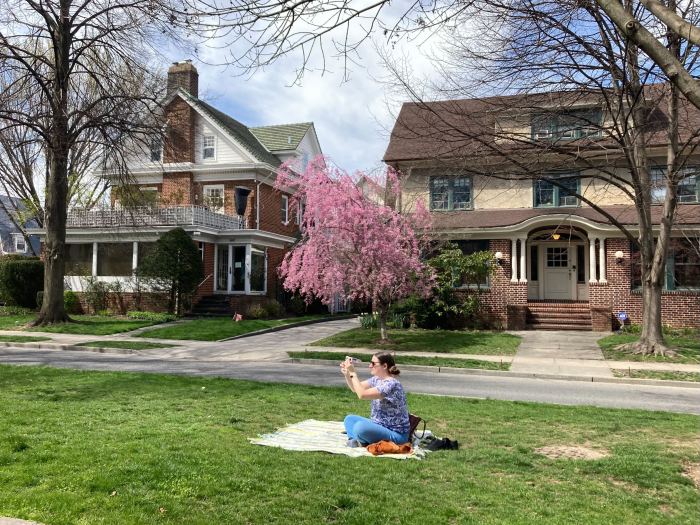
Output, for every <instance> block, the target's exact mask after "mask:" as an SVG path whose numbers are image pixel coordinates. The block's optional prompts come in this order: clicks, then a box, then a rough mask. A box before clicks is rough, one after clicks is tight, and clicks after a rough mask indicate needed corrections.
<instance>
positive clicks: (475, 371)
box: [285, 357, 700, 388]
mask: <svg viewBox="0 0 700 525" xmlns="http://www.w3.org/2000/svg"><path fill="white" fill-rule="evenodd" d="M285 362H287V363H292V364H306V365H337V364H338V361H332V360H330V359H300V358H298V357H290V358H289V359H287V360H286V361H285ZM401 369H402V370H412V371H414V372H432V373H438V374H460V375H474V376H497V377H524V378H530V379H558V380H560V381H581V382H584V383H618V384H628V385H651V386H668V387H672V386H675V387H683V388H700V381H673V380H668V381H667V380H662V379H625V378H622V377H599V376H566V375H556V374H526V373H523V372H509V371H507V370H483V369H480V368H450V367H447V366H420V365H401Z"/></svg>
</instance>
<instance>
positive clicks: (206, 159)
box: [202, 133, 219, 162]
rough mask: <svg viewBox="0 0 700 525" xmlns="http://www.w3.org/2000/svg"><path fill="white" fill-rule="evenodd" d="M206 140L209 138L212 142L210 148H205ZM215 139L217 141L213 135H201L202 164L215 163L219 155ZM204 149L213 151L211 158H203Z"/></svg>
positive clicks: (217, 143)
mask: <svg viewBox="0 0 700 525" xmlns="http://www.w3.org/2000/svg"><path fill="white" fill-rule="evenodd" d="M208 138H211V139H213V140H214V144H213V145H212V146H206V145H205V144H204V141H205V140H206V139H208ZM216 139H217V137H216V135H215V134H214V133H206V134H205V133H202V162H216V159H217V156H218V153H219V148H218V145H219V141H218V140H216ZM206 149H213V150H214V154H213V155H212V156H211V157H207V156H205V154H204V150H206Z"/></svg>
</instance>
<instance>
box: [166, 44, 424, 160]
mask: <svg viewBox="0 0 700 525" xmlns="http://www.w3.org/2000/svg"><path fill="white" fill-rule="evenodd" d="M436 41H437V40H436V39H435V38H433V39H420V40H419V41H412V42H409V41H405V42H401V43H400V44H399V45H396V46H393V50H392V53H393V54H392V56H393V57H396V58H397V59H398V60H401V61H405V60H406V58H407V57H410V60H409V61H410V64H411V68H412V69H413V70H414V71H415V70H418V71H419V72H420V73H421V74H423V75H430V69H431V68H430V58H429V55H430V53H431V51H432V50H433V49H434V47H435V46H436V45H437V44H436ZM386 48H387V45H386V42H383V41H381V40H379V39H377V38H374V39H373V40H372V41H370V40H368V41H366V42H365V43H364V44H363V45H362V46H361V48H360V50H359V54H358V59H357V60H356V61H355V62H354V63H352V64H350V65H349V67H348V68H347V71H346V70H345V67H344V63H343V62H342V61H341V60H340V59H337V60H335V59H333V58H332V57H327V60H326V64H325V65H326V67H325V70H324V69H323V67H322V64H320V62H319V60H320V59H319V57H318V56H315V57H314V58H313V60H312V62H311V64H310V66H311V70H309V71H307V72H305V74H304V76H303V78H301V79H300V80H299V81H298V82H295V81H296V71H297V68H298V67H299V65H300V59H299V56H298V55H294V54H292V55H287V56H284V57H282V58H280V59H278V60H277V61H275V62H274V63H273V64H272V65H270V66H267V67H266V68H264V69H258V70H255V71H254V72H252V73H247V74H243V73H242V72H241V71H239V70H236V69H235V68H233V67H231V66H228V67H223V66H217V65H209V64H211V63H217V62H218V63H221V62H223V61H224V60H225V57H224V55H223V53H224V51H221V50H214V49H208V50H207V49H203V50H201V52H200V58H201V60H200V61H197V60H194V64H195V65H196V66H197V69H198V71H199V92H200V97H201V98H203V99H204V100H206V101H207V102H209V103H210V104H212V105H213V106H215V107H217V108H218V109H220V110H222V111H224V112H225V113H227V114H229V115H230V116H232V117H233V118H235V119H237V120H239V121H241V122H242V123H244V124H246V125H247V126H263V125H272V124H286V123H294V122H307V121H312V122H314V125H315V127H316V133H317V134H318V137H319V141H320V143H321V148H322V150H323V153H324V154H325V155H326V156H328V157H330V158H331V160H332V161H333V162H334V163H335V164H336V165H337V166H339V167H340V168H342V169H345V170H346V171H349V172H355V171H357V170H362V171H370V170H374V169H379V168H381V166H382V162H381V159H382V156H383V155H384V151H385V150H386V147H387V145H388V141H389V135H390V133H391V128H392V126H393V124H394V120H395V118H396V115H397V114H398V110H399V109H400V107H401V103H402V102H404V101H407V100H408V95H406V94H404V93H400V92H397V91H396V89H395V88H394V87H391V86H390V85H388V84H387V79H388V78H389V77H390V75H389V74H388V71H387V69H386V68H385V67H384V65H383V63H382V60H381V58H380V54H381V53H386V51H381V52H380V51H379V50H380V49H386ZM200 49H201V48H200ZM172 58H173V60H176V59H184V58H191V57H172ZM345 77H347V78H345Z"/></svg>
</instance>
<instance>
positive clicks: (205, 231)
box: [66, 61, 321, 312]
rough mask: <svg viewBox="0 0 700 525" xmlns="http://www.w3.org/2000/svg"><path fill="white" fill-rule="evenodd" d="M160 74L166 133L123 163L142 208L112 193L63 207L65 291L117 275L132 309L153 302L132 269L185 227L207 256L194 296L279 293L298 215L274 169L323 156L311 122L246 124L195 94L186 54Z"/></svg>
mask: <svg viewBox="0 0 700 525" xmlns="http://www.w3.org/2000/svg"><path fill="white" fill-rule="evenodd" d="M167 81H168V86H167V87H168V89H167V96H166V99H165V101H164V103H163V107H164V111H165V115H164V116H165V121H166V122H167V128H166V132H165V134H164V139H162V140H154V141H153V143H152V144H151V147H150V149H149V150H148V151H142V152H140V153H139V154H138V155H136V156H135V157H134V158H133V159H131V160H130V161H129V171H130V174H131V177H132V178H133V181H134V184H133V186H131V189H135V190H136V192H135V194H136V195H137V196H138V197H139V199H140V201H143V202H144V205H136V206H133V205H130V206H121V205H120V199H119V194H118V193H117V192H113V195H112V205H111V206H110V207H109V208H105V209H96V210H81V209H72V210H70V211H69V213H68V226H67V233H66V243H67V249H66V289H72V290H74V291H76V292H81V291H82V290H83V288H84V285H85V281H86V280H85V276H92V277H93V278H96V279H99V280H101V281H106V282H115V281H116V282H120V283H122V285H123V286H122V288H123V290H124V292H123V293H124V295H125V296H126V297H127V299H128V301H129V302H132V303H133V302H137V301H139V302H140V301H143V300H144V298H145V300H146V304H136V305H130V306H131V307H142V308H157V307H158V306H159V305H160V303H159V298H158V297H155V296H152V297H149V294H145V295H144V294H137V293H136V289H135V286H136V284H135V279H134V277H133V276H134V272H135V270H136V268H137V267H138V264H139V259H140V258H142V257H143V255H144V254H145V253H148V250H149V249H150V248H151V246H152V245H153V243H154V242H155V241H156V240H157V239H158V236H159V235H160V234H162V233H163V232H166V231H168V230H170V229H172V228H174V227H182V228H184V229H185V231H187V232H188V233H189V234H190V235H191V236H192V239H193V241H194V242H196V244H197V246H198V247H199V250H200V252H201V255H202V260H203V262H204V275H205V278H204V280H203V282H202V283H201V284H200V285H199V287H198V289H197V291H196V294H195V302H196V303H200V304H202V305H204V304H206V305H208V306H212V307H215V309H216V310H218V311H222V312H226V311H240V312H245V310H246V308H247V307H248V306H250V305H251V304H255V303H260V302H263V301H265V300H266V299H267V298H270V299H275V298H278V297H279V296H280V294H281V292H282V287H281V284H280V282H279V278H278V275H277V267H278V266H279V264H280V262H281V261H282V258H283V257H284V255H285V253H286V252H287V251H288V249H289V247H290V246H291V244H292V243H294V242H295V241H296V239H297V238H298V218H297V217H296V215H295V214H294V213H293V211H292V209H291V207H290V199H289V195H288V194H285V193H283V192H280V191H277V190H275V189H274V187H273V186H274V183H275V179H276V169H277V168H278V167H279V166H280V164H282V163H283V162H285V161H293V160H298V162H299V163H300V164H302V165H304V166H305V164H306V162H308V160H309V159H311V158H313V157H315V156H316V155H319V154H321V148H320V145H319V141H318V137H317V136H316V131H315V128H314V125H313V123H311V122H306V123H299V124H288V125H272V126H264V127H247V126H245V125H244V124H242V123H241V122H239V121H237V120H235V119H234V118H232V117H230V116H228V115H226V114H225V113H223V112H221V111H219V110H218V109H216V108H215V107H213V106H211V105H209V104H208V103H206V102H204V101H202V100H200V99H199V98H198V83H199V75H198V73H197V69H196V68H195V67H194V66H193V65H192V64H191V62H190V61H184V62H178V63H175V64H173V65H172V66H171V67H170V68H169V70H168V80H167ZM104 176H109V174H108V173H107V174H105V175H104ZM131 193H134V192H133V191H132V192H131Z"/></svg>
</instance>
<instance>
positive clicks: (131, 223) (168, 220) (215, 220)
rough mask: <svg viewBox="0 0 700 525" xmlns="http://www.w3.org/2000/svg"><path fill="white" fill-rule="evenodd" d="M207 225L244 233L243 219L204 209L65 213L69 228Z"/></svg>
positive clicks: (79, 210)
mask: <svg viewBox="0 0 700 525" xmlns="http://www.w3.org/2000/svg"><path fill="white" fill-rule="evenodd" d="M187 225H192V226H208V227H210V228H215V229H217V230H243V229H245V228H246V223H245V219H244V218H243V217H241V216H240V215H236V216H231V215H224V214H222V213H215V212H213V211H211V210H209V209H208V208H205V207H204V206H159V207H151V206H138V207H133V208H98V209H92V210H86V209H82V208H74V209H72V210H69V211H68V221H67V224H66V227H68V228H118V227H142V226H187Z"/></svg>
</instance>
